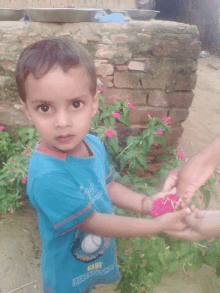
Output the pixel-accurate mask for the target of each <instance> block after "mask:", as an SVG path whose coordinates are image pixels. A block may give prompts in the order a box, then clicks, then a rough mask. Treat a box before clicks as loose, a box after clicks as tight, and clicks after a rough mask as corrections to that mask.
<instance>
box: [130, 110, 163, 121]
mask: <svg viewBox="0 0 220 293" xmlns="http://www.w3.org/2000/svg"><path fill="white" fill-rule="evenodd" d="M148 115H150V117H152V118H154V117H159V118H163V117H164V116H167V110H166V109H163V108H159V107H158V108H152V107H135V108H134V109H133V110H132V111H131V113H130V114H129V118H130V121H131V123H132V124H145V123H147V122H149V117H148Z"/></svg>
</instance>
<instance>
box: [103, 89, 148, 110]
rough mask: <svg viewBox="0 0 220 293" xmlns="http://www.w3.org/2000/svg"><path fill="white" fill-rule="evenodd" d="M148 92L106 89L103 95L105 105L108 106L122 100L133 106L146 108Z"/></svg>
mask: <svg viewBox="0 0 220 293" xmlns="http://www.w3.org/2000/svg"><path fill="white" fill-rule="evenodd" d="M147 95H148V91H140V90H129V89H116V88H111V89H106V91H105V92H104V93H103V96H104V99H105V104H106V105H107V106H109V105H110V104H112V103H113V101H118V100H121V99H123V100H124V101H128V102H129V103H131V104H133V105H134V106H136V105H139V106H146V102H147Z"/></svg>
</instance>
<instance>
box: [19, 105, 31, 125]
mask: <svg viewBox="0 0 220 293" xmlns="http://www.w3.org/2000/svg"><path fill="white" fill-rule="evenodd" d="M20 103H21V104H22V106H23V111H24V113H25V115H26V116H27V118H28V120H29V121H30V122H32V119H31V116H30V114H29V111H28V108H27V105H26V103H25V102H23V101H22V99H20Z"/></svg>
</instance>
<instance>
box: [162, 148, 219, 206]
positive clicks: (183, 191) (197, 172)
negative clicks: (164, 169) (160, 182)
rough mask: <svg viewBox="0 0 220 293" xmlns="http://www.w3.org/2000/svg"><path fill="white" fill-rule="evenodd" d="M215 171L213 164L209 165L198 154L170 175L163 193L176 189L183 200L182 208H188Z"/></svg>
mask: <svg viewBox="0 0 220 293" xmlns="http://www.w3.org/2000/svg"><path fill="white" fill-rule="evenodd" d="M214 170H215V166H214V165H213V164H207V161H206V160H204V158H203V157H202V156H201V155H200V154H197V155H195V156H193V157H192V158H190V159H189V160H188V161H187V162H185V163H184V164H182V165H180V166H178V167H177V168H176V169H174V170H172V171H170V172H169V173H168V175H167V178H166V180H165V183H164V186H163V191H167V190H170V189H171V188H173V187H176V194H177V195H178V196H179V197H180V198H182V199H183V202H182V204H181V207H182V208H183V207H186V206H188V204H189V203H190V201H191V199H192V197H193V195H194V193H195V192H196V191H197V190H198V189H199V188H200V187H201V186H202V185H203V184H204V183H205V182H206V180H207V179H208V178H209V177H210V176H211V175H212V174H213V173H214Z"/></svg>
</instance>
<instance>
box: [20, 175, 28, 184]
mask: <svg viewBox="0 0 220 293" xmlns="http://www.w3.org/2000/svg"><path fill="white" fill-rule="evenodd" d="M26 182H27V176H24V177H23V178H22V180H21V183H22V184H25V183H26Z"/></svg>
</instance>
